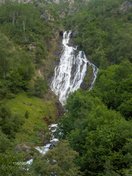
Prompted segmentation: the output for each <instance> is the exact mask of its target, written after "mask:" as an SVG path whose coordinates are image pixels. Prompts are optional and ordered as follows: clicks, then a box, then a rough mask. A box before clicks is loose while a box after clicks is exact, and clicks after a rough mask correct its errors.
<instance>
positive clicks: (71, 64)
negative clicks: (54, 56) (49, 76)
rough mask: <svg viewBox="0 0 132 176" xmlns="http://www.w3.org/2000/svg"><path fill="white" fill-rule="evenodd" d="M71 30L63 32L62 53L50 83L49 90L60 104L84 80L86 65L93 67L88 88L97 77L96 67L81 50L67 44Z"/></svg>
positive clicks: (91, 86)
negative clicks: (57, 98)
mask: <svg viewBox="0 0 132 176" xmlns="http://www.w3.org/2000/svg"><path fill="white" fill-rule="evenodd" d="M71 34H72V31H65V32H64V33H63V39H62V45H63V53H62V55H61V57H60V63H59V65H58V66H57V67H56V68H55V71H54V77H53V80H52V83H51V90H52V91H53V92H54V93H55V94H56V95H57V96H58V97H59V101H60V102H61V104H62V105H64V104H65V102H66V99H67V98H68V96H69V94H70V93H72V92H74V91H76V90H78V89H79V88H80V86H81V84H82V82H83V80H84V77H85V75H86V72H87V67H88V65H89V66H91V67H92V69H93V77H92V81H91V85H90V88H89V90H91V89H92V88H93V85H94V82H95V80H96V77H97V73H98V68H97V67H96V66H95V65H94V64H93V63H91V62H90V61H89V60H88V59H87V58H86V55H85V53H84V52H83V51H78V50H77V47H73V46H70V45H69V41H70V37H71Z"/></svg>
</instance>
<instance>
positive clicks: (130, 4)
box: [120, 1, 132, 12]
mask: <svg viewBox="0 0 132 176" xmlns="http://www.w3.org/2000/svg"><path fill="white" fill-rule="evenodd" d="M130 9H132V2H130V1H125V2H123V4H122V5H121V6H120V11H122V12H127V11H129V10H130Z"/></svg>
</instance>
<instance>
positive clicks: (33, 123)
mask: <svg viewBox="0 0 132 176" xmlns="http://www.w3.org/2000/svg"><path fill="white" fill-rule="evenodd" d="M6 104H7V106H8V107H9V108H10V109H11V111H12V112H13V113H14V114H17V115H20V116H21V117H22V118H23V117H25V113H26V112H28V114H29V117H28V118H27V119H26V118H23V119H25V120H24V124H23V126H22V129H21V131H20V132H19V133H17V135H16V142H17V143H25V142H30V143H33V144H34V143H40V142H42V141H43V140H44V138H45V132H46V131H47V123H46V120H47V119H48V122H50V121H54V120H55V118H56V108H55V105H54V103H53V102H51V101H43V100H42V99H39V98H36V97H28V96H27V95H26V94H25V93H23V94H18V95H17V96H16V97H15V98H14V99H11V100H6Z"/></svg>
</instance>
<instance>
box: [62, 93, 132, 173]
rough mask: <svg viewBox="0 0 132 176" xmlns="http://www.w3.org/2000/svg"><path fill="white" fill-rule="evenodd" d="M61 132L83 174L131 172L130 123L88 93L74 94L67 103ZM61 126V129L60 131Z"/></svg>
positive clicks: (131, 129)
mask: <svg viewBox="0 0 132 176" xmlns="http://www.w3.org/2000/svg"><path fill="white" fill-rule="evenodd" d="M67 110H68V112H67V113H66V114H65V116H64V117H63V119H62V122H61V124H60V129H62V134H63V136H62V137H63V138H67V139H68V140H69V142H70V144H71V146H72V148H73V149H74V150H76V151H77V152H79V157H78V161H77V162H78V165H79V166H80V167H81V170H82V171H83V172H84V173H85V175H89V176H94V175H95V176H97V175H99V176H100V175H102V176H104V175H107V174H108V175H125V172H126V170H129V172H130V169H131V159H132V158H131V157H132V155H131V154H132V153H131V145H132V143H131V142H132V141H131V137H132V136H131V134H132V128H131V125H132V124H131V122H130V121H126V120H125V119H124V118H123V117H122V116H121V115H120V114H119V113H117V112H115V111H112V110H108V109H107V108H106V106H105V105H103V103H102V102H101V101H100V100H99V99H98V98H96V97H93V96H91V95H90V93H89V92H77V93H75V94H74V95H72V96H71V97H70V98H69V100H68V103H67ZM61 127H62V128H61Z"/></svg>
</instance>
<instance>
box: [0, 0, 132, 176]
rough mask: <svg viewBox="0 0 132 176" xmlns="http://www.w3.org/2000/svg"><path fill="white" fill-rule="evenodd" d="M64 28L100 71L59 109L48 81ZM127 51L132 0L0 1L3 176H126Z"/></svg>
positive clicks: (129, 123) (131, 157)
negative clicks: (47, 148)
mask: <svg viewBox="0 0 132 176" xmlns="http://www.w3.org/2000/svg"><path fill="white" fill-rule="evenodd" d="M65 30H72V31H73V32H72V42H71V43H72V44H74V45H77V46H78V48H79V49H80V50H83V51H84V52H85V53H86V56H87V57H88V59H89V60H90V61H92V62H93V63H94V64H95V65H96V66H97V67H98V68H99V72H98V75H97V79H96V81H95V84H94V88H93V89H92V90H91V91H89V89H88V88H87V87H86V88H83V86H82V87H81V88H80V89H79V90H77V91H75V92H74V93H72V94H71V95H70V96H69V98H68V100H67V102H66V104H65V106H62V105H61V103H60V102H59V100H58V97H57V96H55V95H54V93H53V92H52V91H51V89H50V82H51V79H52V77H53V74H54V68H55V66H56V64H58V62H59V57H60V54H61V50H62V46H61V44H60V43H61V40H62V36H61V33H62V32H63V31H65ZM131 48H132V2H131V0H107V1H106V0H89V1H87V0H82V1H79V0H74V1H72V0H71V1H68V0H60V1H54V0H53V1H46V0H38V1H35V0H33V1H31V3H23V1H22V2H21V3H18V2H17V1H15V2H14V1H5V2H4V3H3V1H0V176H131V175H132V118H131V114H132V49H131ZM90 76H91V75H90V74H87V75H86V77H85V79H84V84H86V85H87V84H88V83H87V82H89V81H90V79H91V78H90ZM52 123H58V129H57V131H56V136H57V137H58V138H59V142H58V144H57V145H55V146H54V147H53V148H51V150H50V151H49V152H47V153H46V154H45V155H42V154H40V153H39V152H38V151H37V150H35V146H41V145H43V144H46V143H47V142H48V140H49V139H50V132H49V130H48V126H49V125H50V124H52ZM31 158H33V159H34V161H33V163H32V164H31V165H30V166H29V165H25V164H22V163H24V162H26V161H27V160H29V159H31Z"/></svg>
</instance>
